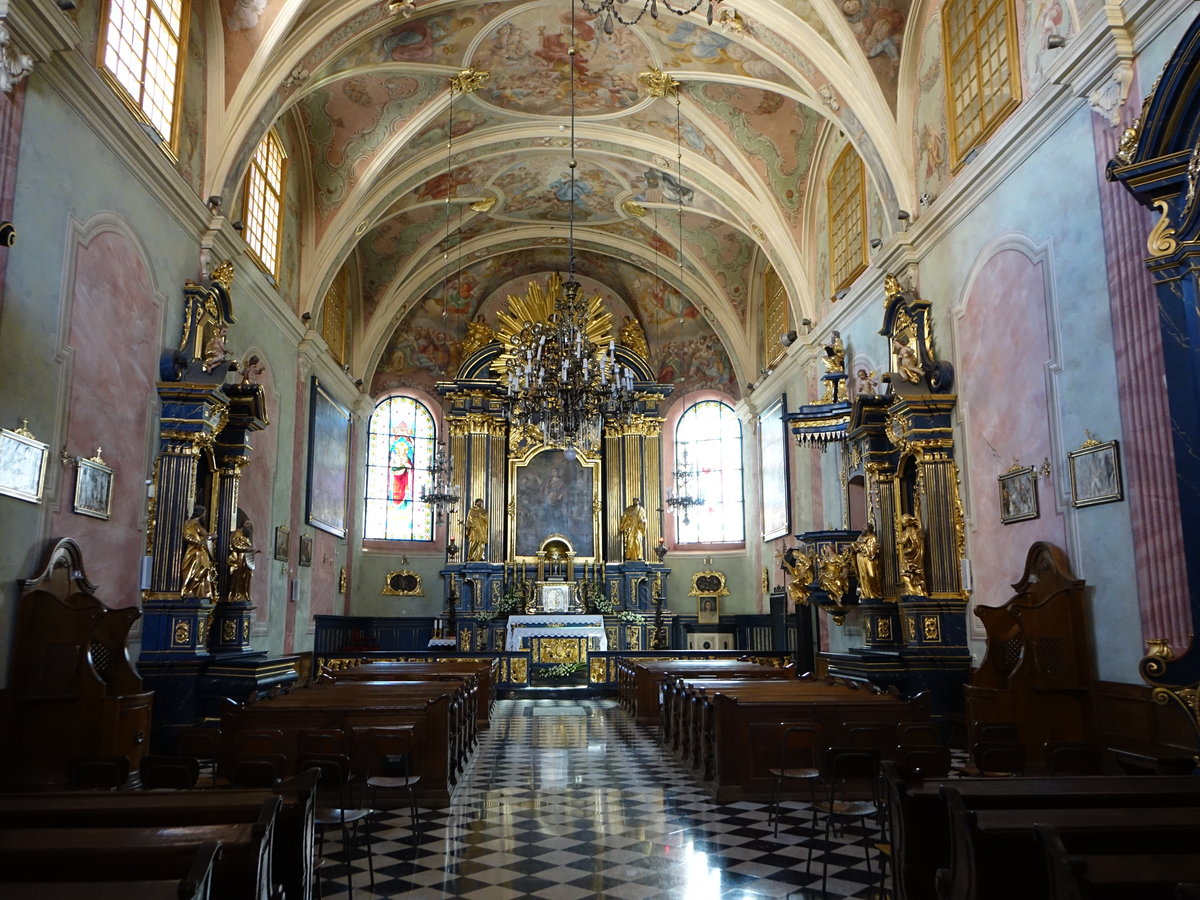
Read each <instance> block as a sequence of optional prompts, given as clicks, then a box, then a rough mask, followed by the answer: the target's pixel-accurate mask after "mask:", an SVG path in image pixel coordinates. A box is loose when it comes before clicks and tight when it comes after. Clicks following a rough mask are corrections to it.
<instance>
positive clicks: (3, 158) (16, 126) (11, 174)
mask: <svg viewBox="0 0 1200 900" xmlns="http://www.w3.org/2000/svg"><path fill="white" fill-rule="evenodd" d="M24 109H25V82H24V81H22V82H21V83H20V84H18V85H17V86H16V87H14V88H13V89H12V92H11V93H9V94H0V220H3V221H11V220H12V213H13V195H14V193H15V191H16V184H17V150H18V148H19V147H20V143H21V113H22V112H23V111H24ZM10 252H12V251H10V250H9V249H8V248H7V247H0V313H3V312H4V274H5V272H6V271H7V269H8V254H9V253H10Z"/></svg>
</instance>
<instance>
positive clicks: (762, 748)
mask: <svg viewBox="0 0 1200 900" xmlns="http://www.w3.org/2000/svg"><path fill="white" fill-rule="evenodd" d="M692 687H693V688H694V689H695V690H696V691H697V692H698V694H697V698H698V699H697V701H696V702H697V703H699V712H698V714H697V712H696V711H695V710H694V711H693V712H692V714H691V721H692V724H691V725H690V726H689V727H690V732H691V733H690V736H689V737H688V738H687V740H688V741H690V742H691V744H692V745H693V746H694V747H696V748H698V749H697V750H696V751H695V752H694V754H693V771H694V773H695V775H696V777H697V778H698V779H699V780H700V781H701V783H703V784H704V786H705V787H706V788H707V789H708V790H709V791H710V792H711V793H712V794H713V796H714V797H715V798H716V799H717V801H718V802H730V801H733V800H745V799H763V800H765V799H768V798H769V797H770V796H771V794H772V791H773V788H774V778H773V777H772V775H771V773H770V767H771V766H774V765H777V764H778V762H779V743H778V741H779V725H780V723H781V722H806V723H811V724H813V725H815V726H816V727H817V728H818V729H819V730H820V731H821V733H822V735H823V736H824V738H825V741H824V742H825V743H826V744H827V745H832V744H834V743H836V741H837V739H838V737H839V735H840V731H841V726H842V723H843V722H846V721H856V722H878V723H880V724H881V725H888V724H891V725H892V726H893V727H894V724H895V723H896V722H901V721H912V722H927V721H929V709H928V704H927V701H926V699H925V698H924V697H918V698H914V699H912V700H902V699H900V698H899V697H896V696H894V695H892V694H889V693H885V692H882V691H872V690H870V689H863V688H858V689H855V688H851V687H848V686H847V685H844V684H840V683H835V682H827V681H808V680H804V681H794V680H793V681H781V682H774V681H764V680H756V681H748V682H734V683H732V684H731V685H730V686H727V687H721V688H713V689H712V690H711V691H709V690H708V689H707V688H706V686H705V684H704V682H703V681H697V682H696V683H695V684H694V685H693V686H692Z"/></svg>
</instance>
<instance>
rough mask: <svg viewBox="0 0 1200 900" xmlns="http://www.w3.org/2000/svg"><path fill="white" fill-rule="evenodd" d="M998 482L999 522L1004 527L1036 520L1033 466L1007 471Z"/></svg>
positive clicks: (1036, 496) (1036, 503)
mask: <svg viewBox="0 0 1200 900" xmlns="http://www.w3.org/2000/svg"><path fill="white" fill-rule="evenodd" d="M996 480H997V481H999V482H1000V521H1001V522H1002V523H1004V524H1005V525H1011V524H1012V523H1013V522H1024V521H1026V520H1027V519H1036V518H1037V517H1038V515H1039V512H1038V495H1037V473H1035V472H1034V471H1033V466H1025V467H1023V468H1020V467H1015V468H1012V469H1009V470H1008V471H1007V472H1005V473H1004V474H1003V475H1001V476H1000V477H999V478H997V479H996Z"/></svg>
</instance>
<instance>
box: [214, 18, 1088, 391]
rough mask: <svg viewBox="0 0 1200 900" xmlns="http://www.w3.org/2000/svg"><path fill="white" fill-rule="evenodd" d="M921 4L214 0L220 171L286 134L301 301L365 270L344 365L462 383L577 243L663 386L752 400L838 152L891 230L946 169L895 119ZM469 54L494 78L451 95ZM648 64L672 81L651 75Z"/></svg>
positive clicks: (802, 290)
mask: <svg viewBox="0 0 1200 900" xmlns="http://www.w3.org/2000/svg"><path fill="white" fill-rule="evenodd" d="M1029 2H1031V3H1036V2H1040V0H1029ZM1089 2H1091V0H1089ZM915 7H916V5H915V4H914V2H913V0H749V2H748V5H746V6H745V7H741V6H738V7H734V6H733V4H732V3H731V2H729V0H726V2H725V3H718V4H717V15H716V17H715V20H714V22H713V23H712V24H711V25H710V24H708V23H707V22H706V20H705V18H704V15H703V8H702V9H701V11H700V12H698V13H695V14H692V15H685V16H678V15H674V14H671V15H666V14H665V13H664V14H663V15H661V16H660V18H658V19H652V18H651V17H649V16H646V17H645V18H644V19H643V20H642V22H641V24H639V25H637V26H624V25H617V26H616V28H615V29H614V31H613V33H611V34H606V33H605V32H604V30H603V29H602V28H600V27H598V25H597V22H596V20H595V19H593V17H592V16H590V15H589V14H587V13H586V12H585V11H584V10H583V9H582V7H581V6H576V7H575V9H574V17H572V6H571V3H570V2H569V0H529V2H520V0H517V2H507V0H506V2H490V3H479V2H455V0H411V2H403V3H389V2H388V0H220V4H219V13H220V20H221V21H220V25H221V27H220V28H217V27H215V26H216V21H215V19H214V20H213V21H212V22H211V25H212V26H213V27H210V28H208V29H207V33H206V39H207V41H208V55H209V58H214V57H215V58H220V59H223V61H224V94H225V107H224V109H223V110H218V111H217V112H216V118H215V122H214V126H215V127H216V128H218V129H219V130H220V133H221V134H222V135H225V137H223V141H224V143H223V144H220V145H218V146H217V148H216V149H215V150H214V152H212V153H210V154H209V156H208V158H206V160H205V161H204V165H205V167H206V169H205V171H206V176H205V178H206V188H205V189H206V190H207V191H208V192H209V193H221V190H219V189H218V188H221V187H224V188H226V189H228V190H229V193H230V194H231V195H232V194H234V193H236V185H237V184H238V183H239V181H240V179H241V178H242V176H243V174H244V171H245V166H246V163H247V160H248V159H249V157H250V155H251V154H252V153H253V151H254V148H255V146H256V145H257V143H258V142H259V141H260V140H261V139H262V137H263V135H264V134H265V133H266V131H267V129H269V128H271V127H279V128H280V129H281V131H282V132H284V133H285V134H287V135H288V138H287V140H288V151H289V160H290V162H289V171H290V172H291V173H293V174H294V175H296V176H298V177H302V178H304V179H306V183H305V184H304V185H303V187H302V188H297V189H296V190H294V191H292V190H291V189H289V198H293V197H294V198H295V200H294V202H293V201H292V200H291V199H289V204H288V207H289V210H291V211H292V214H293V215H294V216H295V217H296V218H297V219H298V220H300V221H298V222H297V223H296V224H297V228H296V229H295V233H296V234H297V235H298V237H297V238H296V241H297V246H298V247H299V249H300V250H302V251H303V252H302V253H300V254H299V258H302V259H304V260H306V266H305V269H304V270H303V271H301V272H297V273H294V275H293V276H292V278H291V281H289V282H288V283H289V294H290V295H293V296H295V297H297V298H299V299H298V301H297V302H298V312H319V310H317V309H316V306H317V303H316V302H315V301H314V300H313V299H311V298H319V297H322V296H324V291H325V287H326V286H327V285H328V284H329V283H330V282H331V280H332V279H333V278H334V277H335V275H336V274H337V272H338V271H340V270H341V269H342V268H343V267H349V268H350V269H351V271H352V272H353V273H354V274H355V277H354V278H353V279H352V282H351V283H353V284H355V285H357V286H358V290H357V296H355V297H353V298H351V309H350V319H351V321H352V322H353V323H354V327H353V329H352V333H353V334H354V335H355V338H354V346H353V347H352V348H351V359H350V363H351V366H352V368H353V369H354V370H355V373H356V374H357V375H359V376H361V377H362V378H363V379H364V382H365V383H366V384H367V385H369V386H370V389H371V390H372V391H373V392H378V391H382V390H387V389H389V388H392V387H398V386H410V387H411V386H424V387H430V386H431V385H432V384H433V383H434V382H435V381H437V380H438V379H442V378H445V377H447V374H448V373H449V372H450V371H451V370H452V369H453V367H454V366H455V365H457V363H458V357H457V355H456V354H457V353H458V351H457V349H456V344H457V342H458V341H459V340H461V338H462V337H463V336H464V334H465V329H466V324H467V322H469V321H471V320H472V318H473V317H475V316H477V315H481V314H482V315H483V316H484V317H485V319H489V320H490V318H491V317H492V316H494V314H495V312H496V310H498V309H500V308H502V306H503V304H504V302H505V301H504V298H505V296H506V293H505V292H506V291H511V290H513V289H514V288H513V286H514V285H520V284H521V283H523V281H527V280H528V279H530V278H538V277H540V278H544V277H545V276H546V275H547V274H548V273H549V272H553V271H563V270H564V267H565V260H566V257H567V243H568V240H569V236H570V238H573V240H574V242H575V247H576V270H577V273H578V275H579V276H580V278H581V280H583V281H584V282H585V283H586V284H587V285H589V286H591V287H593V288H594V289H595V290H596V291H597V292H599V293H600V294H601V296H602V297H603V298H604V300H605V303H606V304H607V305H608V307H609V310H610V312H611V313H612V314H613V316H614V319H615V320H616V321H618V322H619V321H621V317H622V316H625V315H629V316H631V317H632V318H636V319H637V320H638V321H639V322H640V323H641V324H642V326H643V328H644V329H645V331H646V334H647V339H648V341H649V344H650V347H651V351H652V353H653V354H655V358H654V359H653V360H651V363H652V365H653V366H654V367H655V369H656V371H658V372H659V374H660V376H661V377H662V378H663V380H665V381H668V382H670V383H673V384H676V385H677V386H678V387H680V388H681V389H683V390H691V389H699V388H712V389H718V390H722V391H726V392H727V393H729V394H730V396H732V397H735V398H736V397H739V396H740V395H741V393H740V385H743V384H745V383H746V382H747V381H752V380H754V374H753V373H757V372H758V370H759V367H760V364H761V363H760V361H759V360H758V359H757V358H755V354H756V353H757V352H758V349H757V348H758V343H759V342H758V341H757V339H756V338H755V337H754V335H755V333H756V332H755V329H756V328H757V327H758V323H757V316H756V315H755V314H754V309H755V308H756V304H757V303H758V302H760V301H761V290H762V273H763V270H764V268H765V266H766V265H767V264H768V263H770V264H772V265H774V266H775V267H776V269H777V270H778V271H779V273H780V276H781V278H782V279H783V282H784V284H785V286H786V288H787V290H788V294H789V298H790V303H791V307H792V315H793V318H794V319H797V320H798V319H800V318H804V317H809V318H814V319H817V318H819V317H820V315H821V314H822V313H823V312H824V310H825V309H826V308H827V304H828V294H829V291H828V286H827V284H824V283H823V282H824V280H825V279H826V278H827V268H828V264H827V249H826V246H827V236H826V235H825V234H824V233H823V232H819V230H818V231H816V232H814V228H813V223H814V221H815V218H814V216H815V214H816V213H817V212H818V211H819V210H820V208H821V207H820V202H821V200H820V194H821V193H822V192H823V188H822V185H823V179H824V173H825V172H826V171H827V169H828V166H829V164H830V159H829V152H830V148H831V147H834V146H840V145H841V142H842V141H845V140H848V141H849V142H851V143H852V144H853V146H854V147H855V149H856V151H857V152H858V153H859V155H860V156H861V157H862V158H863V160H864V162H865V164H866V166H867V169H868V173H869V178H868V184H869V185H870V186H871V188H870V191H871V196H870V197H869V199H868V204H869V208H870V209H871V210H872V217H873V218H874V219H876V220H878V222H877V226H876V230H878V229H881V228H882V229H886V228H888V227H889V226H888V225H887V224H886V223H887V221H888V220H890V219H891V216H890V215H888V214H887V212H886V211H887V210H890V209H894V208H896V207H897V206H905V207H906V208H912V207H913V206H914V205H915V196H916V191H917V184H918V178H917V176H916V174H915V173H916V172H918V171H919V172H920V173H921V175H920V179H919V181H920V184H921V185H923V186H924V185H929V186H939V187H940V186H941V185H942V184H943V183H944V182H945V180H946V179H947V178H949V177H950V176H949V173H948V172H947V171H946V160H945V150H944V146H943V145H944V134H941V133H939V130H938V129H937V128H936V127H934V128H932V130H930V129H929V128H928V127H926V128H925V130H924V131H921V132H920V133H918V134H912V133H911V131H909V132H904V131H902V129H901V128H900V125H899V121H900V118H903V117H902V116H901V117H898V114H897V110H896V106H897V91H898V85H900V84H901V82H902V80H903V78H904V77H905V75H904V72H905V69H904V59H905V53H906V52H907V51H908V49H909V47H910V45H911V47H912V49H913V52H914V53H916V54H918V56H919V58H920V60H919V61H920V71H919V72H918V73H917V75H918V77H919V80H920V82H921V87H922V88H924V87H926V86H927V85H928V84H929V83H930V82H931V81H936V79H937V69H936V65H937V63H938V61H939V56H938V53H939V48H938V47H937V46H936V43H935V41H934V39H933V36H934V35H935V34H936V26H935V25H931V24H930V21H931V17H932V16H935V15H936V7H937V4H936V3H934V2H932V0H925V2H924V3H922V4H920V9H922V10H923V12H922V13H921V16H920V21H916V22H910V19H911V18H913V17H914V15H916V13H915V12H914V8H915ZM1034 17H1036V14H1035V16H1033V17H1031V18H1034ZM1042 18H1044V16H1043V17H1042ZM572 21H573V26H572ZM934 21H936V20H934ZM1039 21H1040V19H1039ZM572 27H574V46H575V48H576V54H575V55H574V62H575V66H574V72H575V77H574V88H573V89H572V79H571V70H572V66H571V60H572V57H571V55H570V54H568V49H569V48H570V47H571V46H572ZM917 61H918V60H917V57H914V60H913V62H914V63H915V62H917ZM467 67H474V68H476V69H479V70H484V71H486V72H487V73H488V76H487V78H486V79H485V80H484V81H483V82H482V84H481V86H479V88H478V90H475V91H474V92H471V93H458V92H455V93H453V94H452V93H451V89H450V79H451V77H452V76H455V75H457V74H458V73H459V72H460V71H461V70H463V69H464V68H467ZM655 68H657V69H661V70H663V71H665V72H666V73H668V74H669V75H670V76H671V77H672V78H674V79H675V80H676V81H678V82H679V90H678V95H677V97H676V96H667V97H655V96H653V95H652V94H651V93H650V92H649V91H647V89H646V88H645V87H644V86H643V84H642V83H641V79H640V76H641V75H642V74H643V73H646V72H649V71H650V70H651V69H655ZM910 68H911V69H913V70H914V71H916V68H917V67H916V66H915V65H910ZM909 77H912V76H909ZM1036 77H1037V71H1036V70H1033V71H1031V74H1030V80H1033V79H1035V78H1036ZM929 93H931V94H932V93H934V92H933V91H930V92H929ZM572 109H574V129H573V131H572V127H571V125H572V119H571V113H572ZM209 112H210V118H211V117H212V115H213V111H212V110H211V109H210V111H209ZM911 114H912V111H911V110H909V112H908V115H909V116H911ZM925 119H926V121H927V120H928V117H927V116H926V117H925ZM906 121H907V120H906ZM572 133H573V134H574V146H575V156H576V159H577V160H578V164H577V167H576V168H575V170H574V175H575V178H574V185H573V186H572V179H571V170H570V169H569V167H568V162H569V159H570V152H571V139H572ZM448 143H449V146H447V144H448ZM231 186H232V187H231ZM209 188H211V190H209ZM572 210H573V213H572ZM572 218H573V220H574V227H573V230H572V228H571V226H570V222H571V220H572ZM301 244H302V245H303V246H300V245H301ZM295 249H296V248H290V249H289V254H291V253H293V252H294V251H295ZM681 254H682V260H680V259H679V257H680V255H681ZM310 261H311V263H310ZM293 282H294V284H293ZM305 298H308V299H305Z"/></svg>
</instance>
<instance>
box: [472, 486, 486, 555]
mask: <svg viewBox="0 0 1200 900" xmlns="http://www.w3.org/2000/svg"><path fill="white" fill-rule="evenodd" d="M487 542H488V514H487V510H486V509H484V508H483V500H482V499H481V498H479V497H476V498H475V503H474V504H473V505H472V506H471V508H470V510H468V511H467V562H476V561H478V560H481V559H483V551H484V550H485V549H486V548H487Z"/></svg>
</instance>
